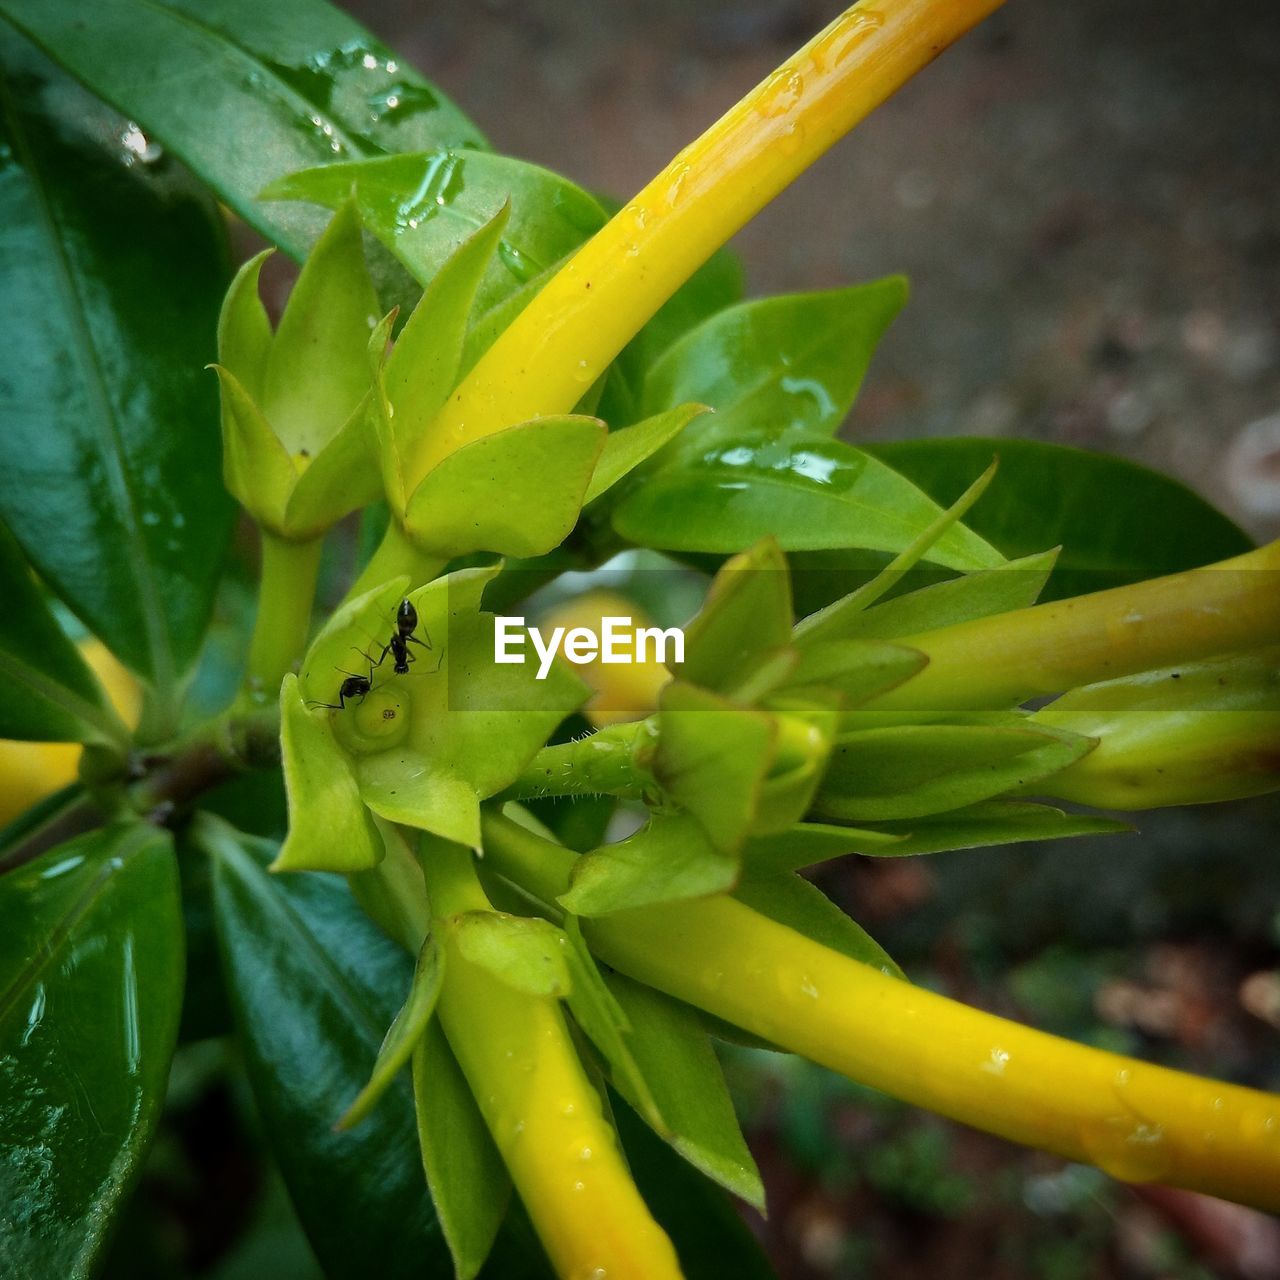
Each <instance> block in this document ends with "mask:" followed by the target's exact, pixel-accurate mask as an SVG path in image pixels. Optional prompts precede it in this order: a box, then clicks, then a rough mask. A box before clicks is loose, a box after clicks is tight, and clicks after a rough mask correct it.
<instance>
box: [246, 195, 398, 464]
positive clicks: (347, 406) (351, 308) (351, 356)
mask: <svg viewBox="0 0 1280 1280" xmlns="http://www.w3.org/2000/svg"><path fill="white" fill-rule="evenodd" d="M381 314H382V309H381V307H380V306H379V305H378V296H377V293H376V292H375V291H374V287H373V281H372V280H371V279H370V277H369V269H368V267H367V266H366V265H365V260H364V247H363V244H362V242H361V234H360V215H359V213H358V212H357V210H356V207H355V205H354V203H353V202H352V201H350V200H348V201H345V202H344V203H343V204H342V206H341V207H340V208H339V209H338V211H337V212H336V213H335V214H334V216H333V218H332V219H331V220H330V222H329V225H328V227H327V228H326V229H325V232H324V234H323V235H322V236H321V237H320V239H319V240H318V241H317V242H316V246H315V248H314V249H312V250H311V253H310V254H309V255H308V257H307V260H306V262H304V263H303V265H302V271H301V272H300V273H299V275H298V280H297V283H296V284H295V285H294V286H293V290H292V291H291V292H290V294H289V301H288V302H287V303H286V304H285V309H284V314H283V315H282V316H281V317H280V324H279V327H278V328H277V329H276V332H275V337H274V338H273V339H272V341H271V347H270V350H269V352H268V354H267V361H266V368H265V370H264V373H263V379H262V395H261V400H260V402H259V403H260V404H261V407H262V413H263V416H264V417H265V418H266V419H267V421H268V422H269V423H270V424H271V427H272V429H273V430H274V431H275V433H276V435H277V436H279V438H280V441H281V443H282V444H283V445H284V448H285V451H286V452H287V453H288V454H289V455H290V456H291V457H300V456H301V457H312V458H314V457H316V456H317V455H318V454H319V453H320V450H321V449H323V448H324V447H325V446H326V445H327V444H328V443H329V441H330V440H331V439H332V438H333V437H334V435H336V434H337V432H338V430H339V429H340V428H341V427H342V425H343V423H345V422H346V421H347V419H348V418H350V417H351V414H352V413H353V412H354V411H355V408H356V406H357V405H358V404H359V403H360V402H361V401H362V400H363V399H364V397H365V395H366V394H367V392H368V390H369V369H368V365H367V362H366V360H365V346H366V344H367V343H368V341H369V332H370V330H371V329H373V327H374V326H375V325H376V324H377V322H378V318H379V316H380V315H381Z"/></svg>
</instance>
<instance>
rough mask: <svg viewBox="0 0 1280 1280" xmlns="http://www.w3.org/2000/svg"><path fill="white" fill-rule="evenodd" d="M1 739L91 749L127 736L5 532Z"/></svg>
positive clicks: (1, 553) (1, 539)
mask: <svg viewBox="0 0 1280 1280" xmlns="http://www.w3.org/2000/svg"><path fill="white" fill-rule="evenodd" d="M0 599H2V600H3V601H4V604H5V607H4V611H3V613H0V737H3V738H21V739H25V740H32V739H34V740H36V741H40V742H90V741H93V740H95V739H97V740H101V739H104V738H105V739H107V740H108V741H116V742H119V741H121V740H123V739H124V738H125V737H126V732H125V728H124V726H123V725H122V724H121V723H120V721H119V720H118V719H117V718H116V715H115V712H114V711H112V710H111V707H110V705H109V704H108V702H107V700H106V698H105V697H104V696H103V693H102V689H101V688H100V686H99V685H98V682H97V680H95V679H94V677H93V673H92V672H91V671H90V670H89V668H88V667H87V666H86V665H85V662H84V659H83V658H81V657H80V654H79V651H78V650H77V649H76V647H75V645H73V644H72V643H71V641H70V640H68V639H67V636H66V633H65V632H64V631H63V630H62V628H61V627H60V626H58V624H57V622H55V621H54V617H53V614H52V613H50V612H49V609H48V606H47V605H46V604H45V602H44V597H43V596H42V595H41V594H40V590H39V588H38V587H37V586H36V584H35V580H34V579H33V578H32V576H31V570H30V569H29V568H28V567H27V561H26V558H25V557H24V556H23V554H22V552H21V551H20V550H19V549H18V547H17V544H16V543H15V542H14V541H13V539H12V538H11V537H10V536H9V533H8V530H6V529H5V527H4V526H3V525H0Z"/></svg>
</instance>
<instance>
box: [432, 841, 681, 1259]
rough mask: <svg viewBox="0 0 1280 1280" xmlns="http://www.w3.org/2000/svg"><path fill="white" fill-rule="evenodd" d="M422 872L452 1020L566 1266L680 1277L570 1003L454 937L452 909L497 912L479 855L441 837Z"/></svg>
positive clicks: (465, 1061)
mask: <svg viewBox="0 0 1280 1280" xmlns="http://www.w3.org/2000/svg"><path fill="white" fill-rule="evenodd" d="M423 869H424V872H425V874H426V877H427V892H428V894H429V895H430V898H431V905H432V910H433V911H434V912H435V914H436V916H437V917H438V918H439V919H440V920H441V926H442V927H441V936H442V937H443V938H444V939H445V979H444V988H443V990H442V991H441V993H440V1003H439V1006H438V1008H439V1015H440V1021H441V1025H442V1026H443V1028H444V1031H445V1035H446V1036H447V1037H448V1039H449V1044H450V1046H451V1048H452V1049H453V1052H454V1054H455V1055H456V1056H457V1059H458V1063H459V1065H460V1066H461V1068H462V1071H463V1074H464V1075H465V1076H466V1078H467V1083H468V1084H469V1085H470V1086H471V1090H472V1092H473V1093H474V1094H475V1097H476V1101H477V1103H478V1104H479V1106H480V1110H481V1113H482V1114H483V1115H484V1118H485V1123H486V1124H487V1125H488V1126H489V1130H490V1132H491V1133H492V1134H493V1138H494V1141H495V1142H496V1143H497V1146H498V1150H499V1151H500V1152H501V1153H502V1158H503V1160H504V1161H505V1162H506V1165H507V1168H508V1169H509V1170H510V1171H511V1178H512V1181H513V1182H514V1183H515V1185H516V1189H517V1190H518V1191H519V1193H520V1198H521V1199H522V1200H523V1201H524V1203H525V1206H526V1207H527V1208H528V1210H529V1216H530V1217H531V1218H532V1220H533V1224H534V1227H535V1228H536V1229H537V1232H538V1235H539V1237H540V1238H541V1240H542V1243H543V1244H544V1245H545V1246H546V1250H547V1253H548V1255H549V1256H550V1258H551V1261H552V1263H553V1264H554V1266H555V1268H556V1271H557V1273H558V1274H559V1275H561V1276H563V1277H567V1278H569V1280H591V1278H592V1277H604V1276H608V1277H609V1280H678V1278H679V1277H680V1274H681V1273H680V1267H679V1263H678V1262H677V1261H676V1255H675V1250H674V1249H673V1248H672V1247H671V1242H670V1241H669V1240H668V1239H667V1237H666V1234H665V1233H664V1232H663V1230H662V1228H661V1227H659V1226H658V1224H657V1223H656V1222H655V1221H654V1220H653V1218H652V1216H651V1215H650V1213H649V1210H648V1208H647V1206H646V1205H645V1203H644V1200H643V1199H642V1198H641V1196H640V1192H639V1191H638V1190H637V1189H636V1185H635V1183H634V1182H633V1181H632V1180H631V1175H630V1173H629V1172H628V1171H627V1166H626V1163H625V1162H624V1160H623V1158H622V1153H621V1151H620V1150H619V1148H618V1142H617V1137H616V1135H615V1134H614V1131H613V1128H612V1126H611V1125H610V1124H609V1122H608V1120H606V1119H605V1116H604V1114H603V1111H602V1106H601V1101H600V1097H599V1095H598V1094H597V1093H596V1091H595V1089H594V1088H593V1087H592V1085H591V1083H590V1082H589V1081H588V1079H587V1077H586V1074H585V1073H584V1071H583V1069H582V1063H581V1062H580V1060H579V1058H578V1054H577V1050H576V1049H575V1048H574V1045H573V1041H572V1040H571V1039H570V1037H569V1032H568V1029H567V1028H566V1026H565V1022H564V1017H563V1015H562V1014H561V1012H560V1007H559V1003H558V1002H557V1001H556V1000H553V999H550V998H547V997H537V996H530V995H525V994H522V993H521V992H518V991H516V990H515V989H514V988H512V987H509V986H507V985H506V983H504V982H502V981H500V980H499V979H498V978H496V977H494V976H493V974H492V973H490V972H489V971H488V970H486V969H483V968H481V967H479V966H477V965H474V964H471V963H469V962H468V961H467V960H466V959H464V958H463V956H462V955H461V954H460V953H459V951H458V948H457V945H456V944H455V943H454V942H453V940H452V937H451V936H450V931H449V929H448V918H449V917H450V916H453V915H456V914H458V913H460V912H464V911H477V910H479V911H487V910H489V909H490V908H489V902H488V899H487V898H486V897H485V895H484V891H483V889H481V887H480V883H479V881H478V880H477V879H476V875H475V871H474V869H473V867H472V864H471V854H470V851H469V850H466V849H463V848H462V847H461V846H458V845H452V846H444V845H443V842H441V843H440V844H434V843H433V844H432V846H431V847H430V849H429V850H428V851H427V852H426V854H425V855H424V859H423Z"/></svg>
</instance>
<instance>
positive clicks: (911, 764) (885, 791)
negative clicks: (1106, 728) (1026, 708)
mask: <svg viewBox="0 0 1280 1280" xmlns="http://www.w3.org/2000/svg"><path fill="white" fill-rule="evenodd" d="M1094 745H1095V740H1094V739H1092V738H1086V737H1083V736H1081V735H1079V734H1073V733H1068V732H1065V731H1061V730H1049V729H1045V728H1037V727H1036V726H1034V725H1033V724H1031V723H1030V722H1029V721H1027V720H1026V719H1025V718H1023V719H1020V720H1018V719H1014V718H1012V717H1010V718H1009V722H1008V723H1003V724H945V725H942V724H939V725H928V724H907V725H897V726H893V727H884V728H878V729H864V730H854V731H852V732H848V733H843V734H842V735H841V737H840V740H839V741H838V742H837V744H836V747H835V749H834V751H833V752H832V753H831V760H830V763H829V765H828V766H827V772H826V775H825V776H824V778H823V780H822V785H821V787H820V788H819V790H818V794H817V797H816V799H815V801H814V805H813V812H814V814H815V815H817V816H820V817H825V818H839V819H842V820H847V821H852V822H883V821H892V820H895V819H909V818H918V817H923V816H926V815H928V814H931V813H942V812H945V811H946V810H949V809H959V808H961V807H963V806H964V805H969V804H974V803H976V802H977V801H979V800H988V799H991V798H992V797H995V796H998V795H1001V794H1002V793H1004V792H1006V791H1010V790H1013V789H1015V788H1018V787H1022V786H1025V785H1027V784H1029V783H1031V782H1035V781H1038V780H1040V779H1043V778H1047V777H1049V776H1051V775H1052V774H1055V773H1057V772H1058V771H1059V770H1060V769H1065V768H1066V767H1067V765H1069V764H1072V763H1073V762H1074V761H1076V760H1078V759H1080V757H1081V756H1083V755H1084V754H1085V753H1086V752H1088V751H1090V750H1092V748H1093V747H1094Z"/></svg>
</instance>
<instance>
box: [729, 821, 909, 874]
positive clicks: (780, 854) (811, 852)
mask: <svg viewBox="0 0 1280 1280" xmlns="http://www.w3.org/2000/svg"><path fill="white" fill-rule="evenodd" d="M905 839H906V836H905V835H898V834H894V833H892V832H888V831H872V830H868V829H866V828H859V827H842V826H836V825H833V824H829V823H821V822H801V823H795V824H793V825H792V826H790V827H787V828H786V829H785V830H783V831H775V832H772V833H770V834H769V835H762V836H753V837H752V838H751V839H750V840H748V841H747V842H746V844H744V845H743V846H742V871H743V875H744V876H749V877H752V878H755V879H758V878H761V877H766V876H773V875H781V874H783V873H784V872H789V871H800V870H802V869H803V868H805V867H812V866H815V865H816V864H817V863H819V862H828V861H830V860H831V859H832V858H843V857H844V856H845V855H846V854H851V853H875V854H887V855H890V856H891V855H893V854H896V853H897V852H899V846H901V845H902V843H903V842H904V840H905Z"/></svg>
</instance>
